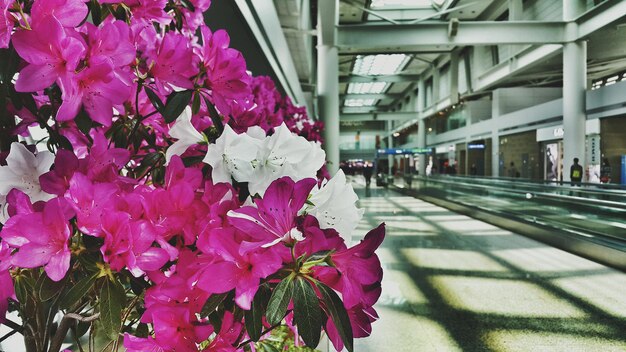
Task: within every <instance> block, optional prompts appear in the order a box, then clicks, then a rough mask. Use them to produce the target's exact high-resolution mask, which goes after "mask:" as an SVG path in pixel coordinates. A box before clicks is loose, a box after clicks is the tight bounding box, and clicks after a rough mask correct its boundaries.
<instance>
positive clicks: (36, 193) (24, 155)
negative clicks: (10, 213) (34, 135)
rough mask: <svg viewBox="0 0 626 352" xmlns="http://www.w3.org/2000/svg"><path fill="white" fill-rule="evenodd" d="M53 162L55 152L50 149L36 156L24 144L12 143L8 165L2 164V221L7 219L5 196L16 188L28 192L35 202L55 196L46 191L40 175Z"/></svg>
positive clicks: (48, 169) (0, 170)
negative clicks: (42, 186) (42, 185)
mask: <svg viewBox="0 0 626 352" xmlns="http://www.w3.org/2000/svg"><path fill="white" fill-rule="evenodd" d="M53 162H54V154H52V153H50V152H48V151H44V152H40V153H38V154H37V156H35V155H34V154H33V153H31V152H30V151H29V150H28V149H26V147H25V146H24V145H23V144H21V143H17V142H13V143H12V144H11V151H10V152H9V156H7V166H0V180H1V181H0V203H2V204H0V208H2V209H3V210H2V211H1V212H0V222H5V221H6V211H5V208H6V204H4V203H5V197H6V195H7V194H9V192H10V191H11V190H12V189H14V188H17V189H19V190H20V191H22V192H24V193H26V194H27V195H28V196H29V197H30V200H31V201H32V202H33V203H34V202H38V201H40V200H43V201H46V200H50V199H52V198H54V195H51V194H48V193H46V192H44V191H43V190H42V189H41V185H40V184H39V176H41V175H42V174H44V173H46V172H48V171H50V166H52V163H53Z"/></svg>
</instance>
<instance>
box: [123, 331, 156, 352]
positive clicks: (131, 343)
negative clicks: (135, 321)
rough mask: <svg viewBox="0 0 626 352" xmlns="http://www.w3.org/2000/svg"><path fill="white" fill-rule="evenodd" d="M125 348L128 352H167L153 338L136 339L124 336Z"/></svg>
mask: <svg viewBox="0 0 626 352" xmlns="http://www.w3.org/2000/svg"><path fill="white" fill-rule="evenodd" d="M124 348H126V351H127V352H165V350H164V349H163V348H161V346H159V344H158V343H157V342H156V341H155V339H154V338H152V337H145V338H142V337H136V336H133V335H131V334H129V333H125V334H124Z"/></svg>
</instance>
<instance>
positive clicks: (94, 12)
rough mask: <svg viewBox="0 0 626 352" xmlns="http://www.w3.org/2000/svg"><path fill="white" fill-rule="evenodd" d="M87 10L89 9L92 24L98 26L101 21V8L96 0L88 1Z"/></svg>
mask: <svg viewBox="0 0 626 352" xmlns="http://www.w3.org/2000/svg"><path fill="white" fill-rule="evenodd" d="M89 10H90V11H91V19H92V20H93V24H94V25H96V26H99V25H100V23H102V19H103V18H102V8H101V7H100V4H98V2H97V1H96V0H91V2H90V3H89Z"/></svg>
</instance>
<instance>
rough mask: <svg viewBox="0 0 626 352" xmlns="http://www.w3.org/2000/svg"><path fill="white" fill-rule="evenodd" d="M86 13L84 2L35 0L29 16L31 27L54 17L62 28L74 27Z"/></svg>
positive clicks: (87, 10)
mask: <svg viewBox="0 0 626 352" xmlns="http://www.w3.org/2000/svg"><path fill="white" fill-rule="evenodd" d="M88 12H89V9H88V8H87V5H86V4H85V1H84V0H37V1H35V2H34V3H33V8H32V10H31V16H32V18H33V25H37V23H38V22H39V21H41V20H43V19H45V18H47V17H52V16H54V17H55V18H56V19H57V20H58V21H59V22H60V23H61V25H62V26H63V27H76V26H78V25H79V24H81V22H83V20H85V18H86V17H87V13H88Z"/></svg>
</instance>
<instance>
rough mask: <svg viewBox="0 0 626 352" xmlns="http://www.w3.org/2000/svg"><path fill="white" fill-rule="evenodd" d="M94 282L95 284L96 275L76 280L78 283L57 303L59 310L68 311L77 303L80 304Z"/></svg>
mask: <svg viewBox="0 0 626 352" xmlns="http://www.w3.org/2000/svg"><path fill="white" fill-rule="evenodd" d="M94 282H96V275H92V276H87V277H84V278H82V279H80V280H78V282H77V283H76V284H75V285H74V286H72V288H70V290H69V291H67V293H66V294H65V296H63V298H61V302H60V303H59V306H60V307H61V309H69V308H70V307H72V306H73V305H74V304H76V303H77V302H80V300H81V299H82V298H83V297H84V296H85V295H86V294H87V292H89V290H90V289H91V287H92V286H93V283H94Z"/></svg>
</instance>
